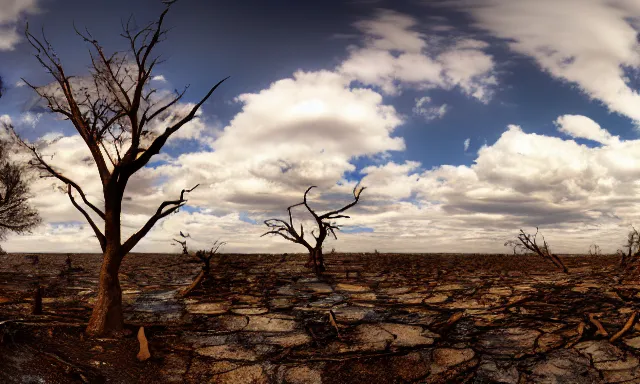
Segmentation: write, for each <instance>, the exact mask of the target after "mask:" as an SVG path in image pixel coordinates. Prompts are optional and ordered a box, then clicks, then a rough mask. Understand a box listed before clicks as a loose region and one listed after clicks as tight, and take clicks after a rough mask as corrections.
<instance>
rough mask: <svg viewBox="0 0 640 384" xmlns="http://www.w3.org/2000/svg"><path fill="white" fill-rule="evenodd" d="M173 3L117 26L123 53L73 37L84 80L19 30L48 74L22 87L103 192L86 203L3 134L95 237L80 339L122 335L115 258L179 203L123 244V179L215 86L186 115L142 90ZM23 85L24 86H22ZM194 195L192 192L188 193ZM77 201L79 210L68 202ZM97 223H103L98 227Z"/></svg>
mask: <svg viewBox="0 0 640 384" xmlns="http://www.w3.org/2000/svg"><path fill="white" fill-rule="evenodd" d="M173 3H174V1H171V2H167V3H166V4H167V7H166V9H165V10H164V11H163V12H162V14H161V15H160V17H159V19H158V20H157V21H155V22H152V23H150V24H147V25H146V26H143V27H141V28H138V29H134V27H133V25H132V24H135V23H132V21H131V20H132V19H131V18H130V19H129V22H127V23H123V32H122V34H121V36H122V37H124V39H125V42H126V46H127V47H128V48H127V52H115V53H112V54H109V53H107V52H105V50H104V49H103V47H102V45H100V43H99V42H98V41H97V40H96V39H95V38H94V37H93V36H92V35H91V34H90V32H89V31H86V32H80V31H78V30H76V33H77V34H78V35H79V36H80V37H81V38H82V39H83V40H84V42H85V43H86V44H88V46H89V48H90V59H91V66H90V76H87V77H77V76H71V75H69V74H68V73H67V72H66V71H65V69H64V67H63V64H62V62H61V60H60V58H59V57H58V56H57V55H56V53H55V51H54V50H53V48H52V45H51V44H50V42H49V41H48V40H47V38H46V36H44V34H43V36H42V37H41V38H37V37H35V36H34V35H33V34H32V33H31V32H29V29H28V28H27V31H26V37H27V40H28V41H29V42H30V43H31V45H32V46H33V48H34V49H35V57H36V59H37V60H38V61H39V62H40V64H41V65H42V66H43V67H44V68H45V69H46V71H47V72H48V73H50V74H51V75H52V77H53V79H54V82H53V83H52V84H50V85H46V86H42V87H38V86H35V85H32V84H30V83H29V82H27V81H25V83H26V84H27V85H28V86H29V87H30V88H31V89H33V90H34V91H35V92H36V93H37V95H39V96H40V98H41V99H42V101H43V102H44V103H45V104H46V107H47V108H48V110H49V111H50V112H52V113H54V114H56V115H58V116H60V117H62V118H63V119H66V120H68V121H70V122H71V123H72V124H73V126H74V127H75V129H76V131H77V132H78V134H79V135H80V137H81V138H82V139H83V141H84V143H85V144H86V146H87V148H88V150H89V151H90V153H91V161H92V162H93V163H94V164H95V167H96V168H97V172H98V174H99V177H100V181H101V184H102V191H103V199H104V206H99V205H102V204H98V205H96V204H95V203H92V202H91V201H90V200H89V198H88V196H87V195H86V194H85V193H84V191H83V189H82V187H81V186H80V185H78V184H77V183H76V182H74V181H73V180H72V179H71V178H70V177H69V176H68V175H65V174H63V172H62V171H61V170H59V169H56V168H54V167H53V166H52V165H50V164H49V163H48V160H46V159H47V157H46V156H45V155H43V154H42V153H41V149H40V148H39V146H38V145H36V144H32V143H29V142H27V141H25V140H23V139H22V138H21V137H20V136H19V135H18V134H17V133H16V132H15V130H14V129H13V126H9V127H8V128H10V131H11V132H13V134H14V137H15V138H16V139H17V141H18V142H19V143H21V144H22V145H23V146H24V148H26V149H27V150H28V151H30V153H31V154H32V157H33V160H32V164H33V165H34V166H35V167H36V168H37V169H39V170H40V171H42V174H43V175H46V176H49V177H54V178H56V179H57V180H58V181H59V182H61V183H63V184H64V185H65V186H66V192H67V194H68V195H69V199H70V200H71V203H72V204H73V206H74V207H75V208H76V209H77V210H78V211H79V212H80V213H81V214H82V215H83V216H84V217H85V219H86V221H87V222H88V223H89V225H90V226H91V228H92V230H93V232H94V233H95V235H96V237H97V239H98V242H99V244H100V248H101V249H102V252H103V259H102V268H101V270H100V278H99V287H98V297H97V300H96V303H95V305H94V307H93V312H92V314H91V318H90V320H89V324H88V326H87V329H86V332H87V334H89V335H93V336H95V335H102V334H107V333H113V332H117V331H120V330H122V329H123V326H124V321H123V314H122V292H121V288H120V283H119V280H118V271H119V269H120V265H121V263H122V260H123V258H124V257H125V256H126V255H127V254H128V253H129V252H130V251H131V250H132V249H133V248H134V247H135V246H136V244H138V242H139V241H140V240H141V239H142V238H144V236H145V235H146V234H147V233H148V232H149V230H151V228H153V226H154V225H155V224H156V223H157V222H158V221H159V220H161V219H162V218H165V217H167V216H168V215H170V214H172V213H174V212H176V211H178V210H179V208H180V207H182V206H183V205H184V204H185V203H186V202H187V200H186V198H185V194H186V193H189V192H191V191H193V189H194V188H195V187H193V188H191V189H183V190H182V192H181V193H180V196H179V197H178V198H176V199H174V200H167V201H165V202H163V203H161V204H160V206H159V207H158V209H157V210H156V211H155V213H154V214H153V215H152V216H151V217H150V218H149V219H148V221H147V222H146V223H145V224H144V225H143V226H142V227H141V228H140V229H138V230H137V231H136V232H135V233H134V234H133V235H131V236H130V237H129V238H123V237H122V232H121V216H122V200H123V195H124V193H125V188H126V186H127V183H128V182H129V179H130V178H131V177H132V176H133V175H134V174H135V173H136V172H138V171H139V170H141V169H142V168H144V167H145V166H146V165H147V164H148V163H149V161H150V160H151V158H152V157H153V156H154V155H156V154H158V153H159V152H160V150H161V149H162V147H163V146H164V144H165V143H166V142H167V140H168V139H169V138H170V137H171V135H173V134H174V133H175V132H176V131H178V130H179V129H180V128H182V127H183V126H184V125H185V124H186V123H188V122H189V121H191V120H193V119H194V117H195V116H196V113H197V112H198V110H199V109H200V107H201V106H202V105H203V104H204V102H205V101H207V99H209V97H210V96H211V94H212V93H213V92H214V91H215V90H216V89H217V88H218V86H219V85H220V84H221V83H222V82H223V81H224V80H226V79H223V80H222V81H220V82H218V83H217V84H216V85H215V86H213V87H212V88H211V89H210V90H209V91H208V92H207V94H206V95H205V96H204V97H203V98H202V99H200V101H198V102H197V103H195V104H194V105H193V106H192V107H191V108H190V109H189V110H188V113H186V114H182V115H181V114H179V113H177V112H176V110H174V107H176V106H177V105H178V103H179V102H180V101H181V100H182V98H183V96H184V94H185V91H186V88H185V89H184V90H182V91H180V92H178V91H176V92H175V93H174V94H173V95H171V96H166V97H165V96H160V94H161V92H158V90H157V89H154V88H152V87H151V86H150V79H151V78H152V73H153V71H154V70H155V68H156V66H157V65H158V64H159V63H161V62H162V60H160V58H159V56H157V55H156V54H155V52H156V50H155V48H157V46H158V44H159V43H161V42H162V41H164V40H165V38H166V35H167V30H166V29H165V28H164V26H163V25H164V20H165V16H166V15H167V12H168V11H169V9H170V7H171V5H172V4H173ZM23 81H24V79H23ZM196 187H197V186H196ZM76 196H79V197H80V199H81V203H84V206H85V207H88V209H86V208H85V207H83V206H82V205H81V203H79V202H77V201H76ZM100 223H103V224H102V225H101V224H100Z"/></svg>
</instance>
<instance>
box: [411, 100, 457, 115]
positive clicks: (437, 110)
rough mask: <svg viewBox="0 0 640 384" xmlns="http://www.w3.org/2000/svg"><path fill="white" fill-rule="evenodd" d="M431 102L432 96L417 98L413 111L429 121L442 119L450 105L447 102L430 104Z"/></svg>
mask: <svg viewBox="0 0 640 384" xmlns="http://www.w3.org/2000/svg"><path fill="white" fill-rule="evenodd" d="M429 103H431V98H430V97H429V96H424V97H420V98H418V99H416V105H415V107H413V113H415V114H416V115H419V116H422V117H424V119H425V120H427V121H431V120H436V119H441V118H442V117H443V116H444V115H445V114H446V113H447V111H448V110H449V106H448V105H447V104H442V105H439V106H429Z"/></svg>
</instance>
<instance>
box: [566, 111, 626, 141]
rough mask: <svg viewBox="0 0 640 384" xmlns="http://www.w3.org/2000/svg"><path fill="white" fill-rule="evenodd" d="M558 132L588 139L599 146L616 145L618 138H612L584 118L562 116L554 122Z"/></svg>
mask: <svg viewBox="0 0 640 384" xmlns="http://www.w3.org/2000/svg"><path fill="white" fill-rule="evenodd" d="M555 124H556V126H557V127H558V131H560V132H562V133H565V134H567V135H569V136H571V137H575V138H582V139H588V140H592V141H595V142H598V143H600V144H617V143H619V142H620V139H619V137H618V136H612V135H611V134H610V133H609V132H608V131H607V130H606V129H604V128H602V127H600V125H598V123H596V122H595V121H593V120H591V119H590V118H588V117H586V116H580V115H564V116H560V117H558V119H557V120H556V121H555Z"/></svg>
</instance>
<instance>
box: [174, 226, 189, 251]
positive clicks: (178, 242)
mask: <svg viewBox="0 0 640 384" xmlns="http://www.w3.org/2000/svg"><path fill="white" fill-rule="evenodd" d="M180 237H182V238H183V239H185V240H178V239H173V241H174V242H175V243H174V244H176V245H180V246H181V247H182V255H183V256H188V255H189V249H188V248H187V240H186V239H187V238H189V237H191V236H190V235H189V234H188V233H187V234H186V235H185V234H184V233H182V231H180Z"/></svg>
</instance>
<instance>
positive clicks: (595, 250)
mask: <svg viewBox="0 0 640 384" xmlns="http://www.w3.org/2000/svg"><path fill="white" fill-rule="evenodd" d="M589 256H602V250H600V246H599V245H598V244H591V245H590V246H589Z"/></svg>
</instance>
